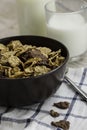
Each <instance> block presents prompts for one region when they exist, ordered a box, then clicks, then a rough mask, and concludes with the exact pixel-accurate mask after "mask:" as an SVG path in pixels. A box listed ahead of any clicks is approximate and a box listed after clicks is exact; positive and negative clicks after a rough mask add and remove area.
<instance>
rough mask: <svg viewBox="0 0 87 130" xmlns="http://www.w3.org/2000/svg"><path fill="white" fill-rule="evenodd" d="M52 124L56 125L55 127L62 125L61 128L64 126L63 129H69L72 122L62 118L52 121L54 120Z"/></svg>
mask: <svg viewBox="0 0 87 130" xmlns="http://www.w3.org/2000/svg"><path fill="white" fill-rule="evenodd" d="M51 125H53V126H55V127H60V128H62V129H63V130H69V127H70V122H69V121H66V120H60V121H58V122H54V121H52V122H51Z"/></svg>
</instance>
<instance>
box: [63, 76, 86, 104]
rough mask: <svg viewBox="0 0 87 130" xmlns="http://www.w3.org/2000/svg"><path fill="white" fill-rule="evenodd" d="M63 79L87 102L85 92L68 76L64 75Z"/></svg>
mask: <svg viewBox="0 0 87 130" xmlns="http://www.w3.org/2000/svg"><path fill="white" fill-rule="evenodd" d="M65 80H66V81H67V82H68V83H69V84H70V85H71V86H72V87H73V89H74V90H75V91H76V92H78V93H79V95H80V96H81V97H82V98H83V99H84V100H85V101H86V102H87V94H86V93H85V92H84V91H83V90H82V89H81V88H80V87H78V86H77V85H76V84H75V83H74V82H73V81H72V80H71V79H70V78H69V77H67V76H65Z"/></svg>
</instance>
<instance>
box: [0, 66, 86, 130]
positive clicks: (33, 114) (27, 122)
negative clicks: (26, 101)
mask: <svg viewBox="0 0 87 130" xmlns="http://www.w3.org/2000/svg"><path fill="white" fill-rule="evenodd" d="M67 75H68V76H69V77H70V78H71V79H72V80H73V81H74V82H75V83H76V84H77V85H79V87H81V88H82V89H83V90H84V91H85V92H87V69H86V68H78V69H69V72H68V74H67ZM60 101H68V102H69V103H70V106H69V108H68V109H66V110H62V109H59V108H56V107H54V106H53V103H54V102H60ZM51 109H53V110H55V111H57V112H58V113H60V116H59V117H57V118H53V117H51V116H50V115H49V111H50V110H51ZM59 120H67V121H69V122H70V129H69V130H87V102H85V101H84V100H83V99H81V97H80V96H79V95H78V93H77V92H75V91H74V90H73V89H72V88H70V87H69V86H68V85H67V83H66V82H63V83H62V85H61V86H60V88H59V89H58V90H57V92H56V93H55V94H54V95H52V96H51V97H50V98H49V99H47V100H46V101H45V102H42V103H40V104H35V105H33V106H26V107H22V108H19V109H17V108H4V107H0V130H61V129H60V128H56V127H53V126H51V122H52V121H59Z"/></svg>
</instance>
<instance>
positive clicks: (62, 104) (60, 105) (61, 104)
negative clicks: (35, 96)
mask: <svg viewBox="0 0 87 130" xmlns="http://www.w3.org/2000/svg"><path fill="white" fill-rule="evenodd" d="M53 105H54V106H55V107H57V108H61V109H67V108H69V102H66V101H65V102H58V103H54V104H53Z"/></svg>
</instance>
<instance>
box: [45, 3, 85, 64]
mask: <svg viewBox="0 0 87 130" xmlns="http://www.w3.org/2000/svg"><path fill="white" fill-rule="evenodd" d="M45 13H46V26H47V35H48V37H50V38H54V39H56V40H58V41H60V42H62V43H63V44H64V45H65V46H66V47H67V48H68V50H69V53H70V60H71V61H74V60H78V59H80V58H81V55H83V54H84V53H85V52H86V51H87V4H86V2H83V1H82V0H51V1H49V2H48V3H47V4H46V5H45ZM54 46H55V45H54Z"/></svg>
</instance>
